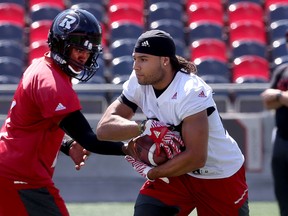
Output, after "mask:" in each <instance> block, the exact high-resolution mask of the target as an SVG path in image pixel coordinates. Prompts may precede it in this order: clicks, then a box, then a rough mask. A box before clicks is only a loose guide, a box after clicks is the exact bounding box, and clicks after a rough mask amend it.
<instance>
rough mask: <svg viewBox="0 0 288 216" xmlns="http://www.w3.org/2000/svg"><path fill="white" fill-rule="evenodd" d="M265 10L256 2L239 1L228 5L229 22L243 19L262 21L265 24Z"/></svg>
mask: <svg viewBox="0 0 288 216" xmlns="http://www.w3.org/2000/svg"><path fill="white" fill-rule="evenodd" d="M263 18H264V11H263V8H262V6H261V5H259V4H257V3H254V2H248V1H243V2H237V3H234V4H231V5H229V7H228V20H229V24H231V23H233V22H238V21H242V20H248V21H252V22H260V23H261V24H263V25H264V19H263Z"/></svg>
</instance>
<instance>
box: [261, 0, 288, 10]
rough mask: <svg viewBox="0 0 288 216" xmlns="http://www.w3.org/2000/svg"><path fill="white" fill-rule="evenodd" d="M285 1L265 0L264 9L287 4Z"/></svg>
mask: <svg viewBox="0 0 288 216" xmlns="http://www.w3.org/2000/svg"><path fill="white" fill-rule="evenodd" d="M287 3H288V2H287V0H265V1H264V8H269V7H270V6H271V5H273V4H287Z"/></svg>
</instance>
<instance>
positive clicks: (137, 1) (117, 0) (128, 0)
mask: <svg viewBox="0 0 288 216" xmlns="http://www.w3.org/2000/svg"><path fill="white" fill-rule="evenodd" d="M117 4H128V5H130V6H132V5H133V7H136V8H140V9H142V10H144V6H145V2H144V0H110V1H109V3H108V8H110V7H111V6H113V5H117Z"/></svg>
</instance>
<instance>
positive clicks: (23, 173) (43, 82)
mask: <svg viewBox="0 0 288 216" xmlns="http://www.w3.org/2000/svg"><path fill="white" fill-rule="evenodd" d="M80 109H81V106H80V102H79V99H78V96H77V93H76V92H75V91H74V90H73V88H72V83H71V78H70V77H69V76H68V75H66V74H65V73H64V72H62V71H61V70H60V68H59V67H58V66H57V65H56V64H55V63H53V61H52V59H51V58H50V57H48V56H47V55H46V56H45V57H43V58H41V59H39V60H37V61H35V62H34V63H33V64H32V65H30V66H29V67H28V69H27V70H26V71H25V72H24V74H23V78H22V80H21V82H20V83H19V86H18V88H17V90H16V92H15V95H14V98H13V101H12V104H11V107H10V110H9V112H8V116H7V119H6V121H5V123H4V125H3V126H2V128H1V131H0V176H2V177H5V178H8V179H11V180H13V181H21V182H27V183H29V184H35V185H40V186H41V185H45V184H50V183H52V175H53V172H54V167H55V164H56V160H57V156H58V152H59V149H60V146H61V142H62V139H63V136H64V132H63V131H62V130H61V129H60V128H59V126H58V124H59V122H60V121H61V119H63V117H65V116H67V114H69V113H71V112H74V111H76V110H80Z"/></svg>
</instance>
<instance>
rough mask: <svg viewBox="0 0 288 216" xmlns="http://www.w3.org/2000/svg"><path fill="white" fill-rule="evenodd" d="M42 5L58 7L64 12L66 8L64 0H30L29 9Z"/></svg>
mask: <svg viewBox="0 0 288 216" xmlns="http://www.w3.org/2000/svg"><path fill="white" fill-rule="evenodd" d="M40 3H45V4H49V5H54V6H56V7H60V8H62V10H64V9H65V8H66V5H65V1H64V0H29V8H32V7H33V6H34V5H37V4H40Z"/></svg>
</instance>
